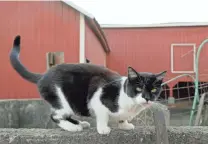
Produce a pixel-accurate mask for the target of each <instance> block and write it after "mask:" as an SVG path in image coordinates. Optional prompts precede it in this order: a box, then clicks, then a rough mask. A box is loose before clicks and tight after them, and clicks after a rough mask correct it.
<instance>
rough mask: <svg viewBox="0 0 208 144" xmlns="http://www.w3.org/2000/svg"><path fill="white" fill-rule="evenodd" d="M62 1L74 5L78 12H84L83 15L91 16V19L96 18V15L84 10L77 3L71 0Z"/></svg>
mask: <svg viewBox="0 0 208 144" xmlns="http://www.w3.org/2000/svg"><path fill="white" fill-rule="evenodd" d="M61 1H62V2H64V3H66V4H67V5H69V6H70V7H72V8H73V9H75V10H77V11H78V12H80V13H82V14H83V15H85V16H87V17H89V18H91V19H94V18H95V17H94V16H93V15H92V14H90V13H88V12H87V11H86V10H84V9H83V8H81V7H79V6H77V5H75V4H74V3H73V2H71V1H69V0H61Z"/></svg>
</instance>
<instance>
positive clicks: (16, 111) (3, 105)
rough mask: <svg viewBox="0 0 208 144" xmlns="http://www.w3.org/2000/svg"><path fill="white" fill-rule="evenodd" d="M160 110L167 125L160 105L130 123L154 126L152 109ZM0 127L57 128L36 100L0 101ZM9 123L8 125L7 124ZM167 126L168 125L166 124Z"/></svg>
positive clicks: (48, 111) (48, 113)
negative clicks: (0, 113) (0, 112)
mask: <svg viewBox="0 0 208 144" xmlns="http://www.w3.org/2000/svg"><path fill="white" fill-rule="evenodd" d="M156 108H159V109H162V110H163V111H164V114H165V116H166V119H167V123H169V117H168V115H169V111H168V109H167V107H166V106H164V105H162V104H159V103H158V104H155V105H154V106H153V107H151V108H149V109H145V110H144V111H142V112H141V113H140V114H139V115H138V116H136V117H135V118H134V119H133V120H132V123H133V124H134V125H136V126H151V125H154V121H153V109H156ZM0 111H2V116H1V115H0V118H1V121H0V127H1V128H57V127H58V126H57V125H56V124H55V123H53V122H52V120H51V119H50V114H51V111H50V106H49V104H48V103H47V102H45V101H43V100H41V99H37V100H11V101H8V100H6V101H0ZM75 118H77V119H79V120H85V121H88V122H90V124H91V126H92V127H95V126H96V122H95V119H93V118H80V117H75ZM9 120H10V121H9ZM8 121H9V123H8ZM109 125H110V126H117V123H115V122H112V121H111V122H109ZM167 125H168V124H167Z"/></svg>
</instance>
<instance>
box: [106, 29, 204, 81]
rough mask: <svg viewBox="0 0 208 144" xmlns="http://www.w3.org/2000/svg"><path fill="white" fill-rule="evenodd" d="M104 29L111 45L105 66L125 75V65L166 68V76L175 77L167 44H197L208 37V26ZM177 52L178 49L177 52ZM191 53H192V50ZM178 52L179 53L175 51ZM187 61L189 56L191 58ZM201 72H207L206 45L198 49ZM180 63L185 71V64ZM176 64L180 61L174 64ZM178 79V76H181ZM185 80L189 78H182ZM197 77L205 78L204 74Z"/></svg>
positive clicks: (169, 45) (138, 67)
mask: <svg viewBox="0 0 208 144" xmlns="http://www.w3.org/2000/svg"><path fill="white" fill-rule="evenodd" d="M104 32H105V34H106V37H107V39H108V43H109V45H110V48H111V53H110V54H109V55H108V56H107V66H108V67H109V68H111V69H114V70H116V71H118V72H120V73H121V74H123V75H125V74H126V72H127V67H128V66H132V67H134V68H135V69H136V70H137V71H149V72H154V73H156V72H160V71H163V70H167V71H168V74H167V77H168V78H172V77H175V76H177V75H178V74H173V73H171V69H170V68H171V67H170V63H171V60H170V50H171V49H170V47H171V44H172V43H195V44H196V46H197V47H198V46H199V45H200V44H201V42H202V41H203V40H204V39H206V38H208V27H181V28H180V27H172V28H132V29H127V28H126V29H125V28H123V29H122V28H121V29H116V28H112V29H109V28H104ZM176 52H177V51H176ZM192 54H193V53H192ZM178 55H180V54H178ZM190 61H191V62H190V63H192V58H191V57H190ZM199 61H200V65H199V69H200V74H207V72H208V64H207V61H208V44H206V45H205V48H204V49H203V50H202V52H201V56H200V60H199ZM187 62H189V61H187V60H185V62H181V65H182V66H180V68H182V67H183V66H184V67H185V68H186V69H187V70H188V69H191V68H192V67H191V68H187V66H186V65H189V66H192V64H191V65H190V64H187ZM177 64H179V63H177ZM180 80H181V79H180ZM184 80H188V79H186V78H184ZM200 80H201V81H202V80H204V81H208V78H207V77H205V76H203V77H200Z"/></svg>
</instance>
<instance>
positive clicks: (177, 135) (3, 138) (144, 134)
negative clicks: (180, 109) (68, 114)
mask: <svg viewBox="0 0 208 144" xmlns="http://www.w3.org/2000/svg"><path fill="white" fill-rule="evenodd" d="M168 135H169V144H207V143H208V127H193V128H190V127H169V128H168ZM43 143H44V144H69V143H70V144H106V143H107V144H155V143H156V142H155V130H154V127H146V128H145V127H137V128H136V129H135V130H133V131H121V130H116V129H113V130H112V132H111V133H110V135H108V136H104V135H99V134H98V133H97V132H96V129H93V128H92V129H88V130H84V131H82V132H76V133H71V132H66V131H63V130H60V129H0V144H43Z"/></svg>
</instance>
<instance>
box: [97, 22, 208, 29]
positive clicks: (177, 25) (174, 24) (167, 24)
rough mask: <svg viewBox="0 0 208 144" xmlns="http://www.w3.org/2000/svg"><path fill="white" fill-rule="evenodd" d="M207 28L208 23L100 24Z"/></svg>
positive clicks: (135, 26)
mask: <svg viewBox="0 0 208 144" xmlns="http://www.w3.org/2000/svg"><path fill="white" fill-rule="evenodd" d="M193 26H208V22H190V23H158V24H141V25H139V24H101V28H154V27H193Z"/></svg>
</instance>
